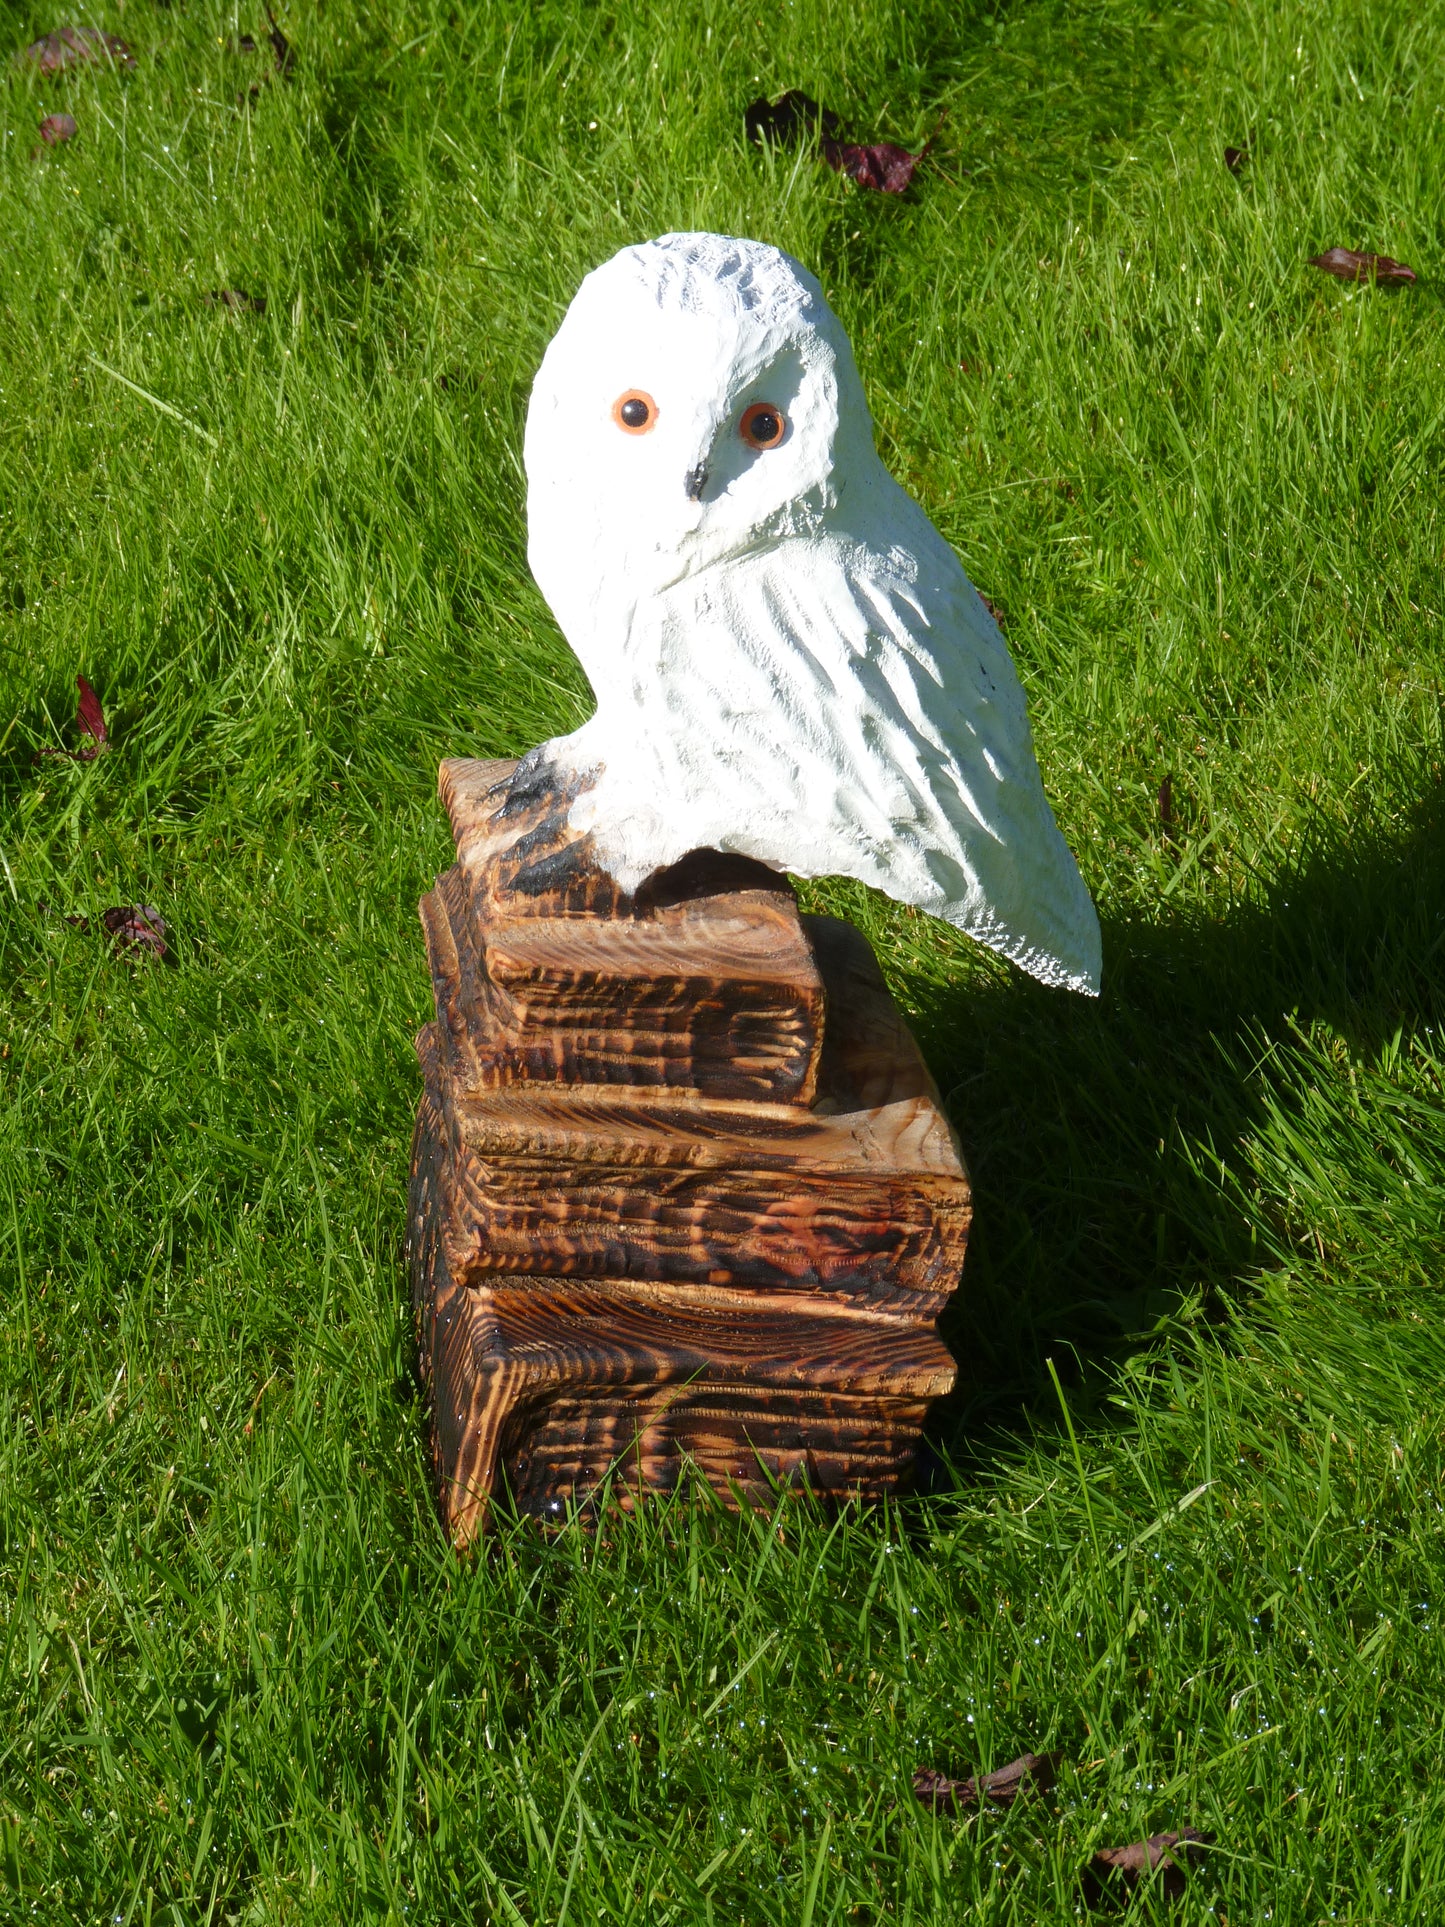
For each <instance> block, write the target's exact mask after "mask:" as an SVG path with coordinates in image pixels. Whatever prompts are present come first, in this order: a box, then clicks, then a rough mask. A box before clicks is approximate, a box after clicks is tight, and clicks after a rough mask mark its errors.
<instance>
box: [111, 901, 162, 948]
mask: <svg viewBox="0 0 1445 1927" xmlns="http://www.w3.org/2000/svg"><path fill="white" fill-rule="evenodd" d="M100 920H101V922H102V923H103V924H104V925H105V927H106V929H107V930H108V931H109V932H110V934H111V937H112V938H113V940H114V942H115V947H116V949H117V950H120V951H126V950H135V951H139V952H140V953H141V955H143V956H145V955H149V956H152V957H164V956H165V954H166V920H165V918H164V917H163V916H162V915H161V913H160V911H159V910H155V909H152V907H151V906H150V904H148V903H118V904H116V906H115V908H114V909H113V910H104V911H102V912H101V918H100Z"/></svg>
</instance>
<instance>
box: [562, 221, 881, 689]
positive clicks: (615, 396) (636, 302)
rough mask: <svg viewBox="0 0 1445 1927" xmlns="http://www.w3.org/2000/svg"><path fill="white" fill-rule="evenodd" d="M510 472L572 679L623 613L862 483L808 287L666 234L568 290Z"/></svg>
mask: <svg viewBox="0 0 1445 1927" xmlns="http://www.w3.org/2000/svg"><path fill="white" fill-rule="evenodd" d="M525 458H526V468H527V519H528V557H529V560H530V562H531V565H532V571H533V574H534V575H535V576H536V578H537V581H538V583H539V585H540V586H541V589H542V592H543V594H544V595H545V596H546V597H547V600H548V602H549V603H550V604H551V606H552V610H553V613H554V614H555V615H556V616H557V619H558V621H559V622H560V623H561V625H562V628H563V631H564V632H565V634H566V635H567V638H568V640H569V641H570V642H571V643H572V645H573V647H574V648H575V649H576V650H577V653H578V655H579V656H580V657H581V659H582V662H583V665H584V667H587V668H588V669H589V671H590V670H591V667H592V660H591V658H592V656H593V655H594V651H593V650H592V649H590V648H589V647H588V644H589V642H590V641H591V640H592V639H593V638H594V637H598V638H599V639H603V637H602V632H606V633H605V641H606V642H607V643H610V644H614V645H615V644H616V643H617V642H619V641H620V640H621V639H622V635H621V634H619V625H621V630H622V633H623V634H625V629H626V626H627V625H628V624H630V621H631V615H632V611H633V609H635V607H636V605H637V603H638V602H639V601H640V600H642V599H643V598H645V597H647V596H649V595H655V594H658V593H660V592H661V591H662V590H664V589H665V588H667V587H668V586H669V585H670V584H671V583H673V582H676V581H678V580H680V579H681V578H682V577H683V576H685V575H688V574H690V573H693V572H695V571H696V570H699V569H702V568H706V567H709V566H710V565H712V564H714V563H717V562H720V561H724V560H726V558H727V557H728V556H730V555H733V554H737V553H740V552H742V551H743V550H746V549H748V548H750V547H752V546H754V545H755V544H757V543H758V542H759V541H762V540H767V539H769V538H778V537H781V536H785V535H788V534H804V533H813V532H816V531H817V530H818V528H819V527H820V526H821V525H822V524H823V523H824V522H825V521H826V520H828V519H829V518H830V517H831V516H833V515H834V514H835V513H836V512H837V511H838V510H839V508H840V507H841V506H842V505H843V501H844V497H845V496H846V494H847V492H848V491H849V490H850V489H852V490H855V491H861V490H865V489H866V488H867V486H868V483H869V481H870V479H871V478H872V476H873V474H874V472H875V471H876V470H877V469H878V466H879V465H878V459H877V456H876V454H875V452H874V447H873V428H872V422H871V420H870V418H869V414H868V407H867V403H866V402H865V400H864V398H863V389H862V384H861V383H860V381H859V379H858V371H857V368H856V366H855V364H854V361H853V355H852V351H851V349H850V348H849V346H848V340H847V337H846V335H845V334H844V333H843V330H842V327H841V326H840V325H839V322H838V319H837V316H836V315H835V314H834V313H833V311H832V310H831V308H829V306H828V304H827V302H826V301H825V300H824V298H823V291H822V289H821V288H820V287H819V286H818V283H817V282H816V281H815V280H814V278H813V276H812V275H811V274H809V273H808V271H807V269H806V268H804V267H802V266H800V264H799V263H798V262H796V261H794V260H793V259H792V258H791V256H789V255H786V254H783V253H782V252H780V250H778V249H777V248H771V247H766V246H764V245H763V244H762V243H761V242H758V241H737V240H729V239H728V238H726V237H725V236H723V235H718V234H665V235H663V237H662V238H661V239H660V240H657V241H648V242H644V243H643V244H642V245H641V246H638V247H630V248H624V249H623V250H622V252H621V253H620V254H616V255H614V256H613V257H612V259H611V260H610V261H607V262H604V264H603V265H602V266H601V267H600V268H597V269H595V270H594V271H593V272H592V273H591V274H589V275H588V276H587V278H586V280H585V281H584V282H583V283H582V285H581V287H580V288H579V289H578V291H577V295H576V297H575V299H574V300H573V302H572V305H571V306H570V307H569V308H568V310H567V313H566V316H565V317H564V319H563V322H562V325H561V327H560V328H559V329H558V330H557V333H556V335H555V336H554V337H553V339H552V342H551V344H550V346H549V347H548V349H547V352H546V354H545V355H544V356H543V359H542V365H541V367H540V369H539V370H538V372H537V379H536V382H535V384H534V385H533V389H532V398H531V404H530V406H529V408H528V411H527V432H526V443H525ZM603 653H609V654H610V651H604V652H603ZM593 680H594V683H595V682H596V677H595V676H594V678H593ZM599 694H600V692H599Z"/></svg>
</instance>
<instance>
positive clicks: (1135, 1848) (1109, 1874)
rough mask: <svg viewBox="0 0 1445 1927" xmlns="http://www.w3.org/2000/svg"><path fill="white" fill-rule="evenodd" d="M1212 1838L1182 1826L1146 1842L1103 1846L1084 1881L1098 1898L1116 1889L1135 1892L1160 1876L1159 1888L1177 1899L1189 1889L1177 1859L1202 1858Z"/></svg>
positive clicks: (1156, 1835)
mask: <svg viewBox="0 0 1445 1927" xmlns="http://www.w3.org/2000/svg"><path fill="white" fill-rule="evenodd" d="M1209 1838H1210V1836H1209V1835H1208V1834H1207V1833H1201V1832H1200V1831H1199V1829H1198V1827H1180V1829H1179V1831H1178V1832H1177V1833H1155V1834H1151V1835H1150V1836H1149V1838H1148V1839H1147V1840H1136V1841H1135V1842H1134V1843H1133V1845H1132V1846H1128V1847H1101V1848H1100V1849H1099V1851H1098V1852H1097V1853H1096V1854H1095V1855H1094V1857H1093V1859H1092V1860H1091V1861H1090V1862H1089V1865H1088V1867H1087V1868H1086V1869H1085V1873H1084V1882H1085V1885H1086V1886H1087V1887H1088V1888H1089V1889H1090V1890H1091V1893H1092V1894H1093V1896H1094V1897H1096V1898H1099V1897H1102V1896H1103V1895H1104V1894H1107V1893H1108V1892H1109V1891H1110V1890H1111V1889H1114V1888H1120V1887H1124V1888H1128V1889H1130V1890H1132V1889H1133V1888H1135V1887H1138V1886H1139V1885H1141V1884H1142V1882H1143V1881H1145V1880H1146V1879H1148V1877H1149V1876H1150V1875H1151V1874H1156V1873H1157V1875H1158V1876H1159V1885H1160V1887H1162V1889H1163V1890H1164V1892H1165V1894H1166V1895H1167V1896H1168V1897H1169V1899H1170V1900H1178V1899H1179V1898H1180V1897H1181V1896H1182V1895H1183V1894H1184V1893H1185V1892H1186V1891H1187V1889H1188V1886H1189V1882H1188V1881H1187V1880H1186V1879H1185V1876H1184V1869H1183V1867H1181V1866H1180V1864H1179V1861H1178V1860H1176V1859H1175V1858H1174V1852H1175V1851H1177V1852H1178V1853H1179V1855H1180V1859H1182V1860H1184V1861H1185V1862H1191V1861H1194V1860H1197V1859H1199V1858H1200V1852H1199V1849H1200V1848H1201V1847H1202V1846H1205V1845H1207V1844H1208V1842H1209Z"/></svg>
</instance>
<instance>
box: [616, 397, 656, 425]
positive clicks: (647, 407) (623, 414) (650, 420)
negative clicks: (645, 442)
mask: <svg viewBox="0 0 1445 1927" xmlns="http://www.w3.org/2000/svg"><path fill="white" fill-rule="evenodd" d="M612 419H613V421H615V422H616V424H617V426H618V427H619V428H620V429H621V430H622V432H623V434H624V435H646V434H647V433H648V432H649V431H650V430H651V429H653V428H655V427H656V426H657V403H656V402H655V401H654V400H653V399H652V397H651V395H649V394H648V392H647V390H646V389H645V388H629V389H628V390H627V392H626V394H625V395H619V396H618V397H617V399H616V401H615V402H613V404H612Z"/></svg>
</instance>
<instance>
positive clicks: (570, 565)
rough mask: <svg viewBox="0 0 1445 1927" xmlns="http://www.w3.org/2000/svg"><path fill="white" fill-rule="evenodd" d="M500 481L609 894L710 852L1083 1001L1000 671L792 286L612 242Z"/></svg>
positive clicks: (1077, 925) (762, 257)
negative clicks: (985, 953) (916, 920)
mask: <svg viewBox="0 0 1445 1927" xmlns="http://www.w3.org/2000/svg"><path fill="white" fill-rule="evenodd" d="M644 411H645V412H646V419H645V420H643V419H640V418H641V417H642V415H643V413H644ZM632 418H637V420H636V425H634V420H633V419H632ZM750 430H751V431H753V432H752V433H751V434H750V432H749V431H750ZM757 431H761V432H760V433H759V432H757ZM526 462H527V474H528V486H529V494H528V516H529V533H530V543H529V555H530V559H531V561H532V566H533V571H534V573H535V574H536V576H537V579H538V582H539V584H540V586H541V588H542V590H543V593H544V594H545V595H546V596H547V598H548V600H549V602H550V603H551V605H552V608H553V611H554V613H555V614H556V615H557V617H558V620H559V622H560V623H561V626H562V629H563V632H564V634H565V635H566V636H567V639H568V641H569V643H571V645H572V647H573V649H574V650H575V651H576V653H577V656H578V658H579V660H580V661H581V663H582V666H583V668H584V669H585V670H586V672H587V675H588V678H589V680H590V682H591V684H592V687H593V690H594V693H595V695H596V698H597V709H596V713H595V715H594V716H593V717H592V719H591V720H590V721H589V722H588V723H586V724H584V725H583V727H582V728H581V729H580V730H578V731H576V732H575V733H574V734H573V735H571V736H569V737H563V738H559V739H557V740H556V741H554V742H552V743H550V744H548V745H546V746H544V758H545V761H546V762H547V763H548V764H549V765H550V767H551V768H552V770H553V771H554V772H555V773H556V774H557V776H558V777H559V778H560V779H563V780H566V781H567V782H568V783H569V784H570V785H571V786H572V787H573V788H574V789H575V790H576V792H577V795H576V800H575V802H574V803H573V805H572V808H571V817H570V821H571V825H572V827H573V828H574V829H575V830H576V831H577V832H578V833H579V834H581V833H586V834H589V835H590V836H591V838H592V841H593V847H594V851H595V854H596V857H597V859H598V860H599V861H600V862H601V863H602V864H603V866H604V867H605V868H606V869H608V870H609V871H610V872H611V873H612V874H613V875H614V876H615V877H616V878H617V879H618V881H619V882H621V883H622V884H623V885H624V887H626V888H635V887H636V885H637V884H638V883H639V882H640V881H641V880H642V878H643V877H644V876H646V875H648V874H650V873H651V872H652V871H653V870H655V869H658V868H660V867H662V866H664V865H666V864H668V863H671V862H674V861H676V860H677V859H678V858H679V857H681V856H684V855H686V854H687V852H688V851H690V850H693V849H698V848H713V849H721V850H731V851H737V852H739V853H741V854H744V855H747V856H751V857H755V858H757V859H759V860H761V861H762V862H764V863H769V864H771V865H773V866H774V867H776V868H779V869H788V870H791V871H793V872H794V873H795V874H798V875H802V876H823V875H845V876H850V877H854V878H857V879H858V880H859V881H861V882H864V883H868V884H872V885H874V886H876V887H877V888H878V889H881V890H883V891H884V892H886V893H887V894H888V895H890V896H892V897H894V898H895V899H897V900H898V901H901V902H904V903H911V904H914V905H916V906H917V907H918V908H920V909H922V910H925V911H928V912H930V913H931V914H933V915H936V916H940V917H943V918H946V919H947V920H948V921H949V922H951V923H953V924H955V925H957V926H958V927H960V928H961V929H964V930H966V931H968V932H969V933H970V934H971V935H972V936H974V937H976V938H977V939H978V940H979V941H980V942H982V943H985V944H987V945H989V946H990V947H991V948H993V949H996V950H999V951H1001V952H1002V953H1003V954H1004V955H1006V956H1009V957H1011V958H1012V959H1013V960H1014V961H1015V962H1017V963H1019V964H1021V965H1022V966H1023V967H1024V968H1025V969H1027V970H1029V971H1031V972H1032V973H1033V974H1034V975H1035V976H1037V977H1040V978H1042V979H1043V980H1044V981H1045V982H1049V983H1058V984H1067V985H1069V986H1070V987H1071V988H1074V989H1078V990H1084V991H1089V992H1096V991H1097V989H1098V982H1099V967H1100V954H1099V951H1100V946H1099V930H1098V921H1097V918H1096V917H1095V914H1094V908H1093V905H1092V903H1091V901H1090V899H1089V895H1088V892H1087V890H1086V889H1085V887H1084V885H1083V882H1082V879H1081V878H1080V876H1079V873H1078V869H1077V867H1076V866H1075V863H1074V860H1073V858H1072V856H1071V855H1070V853H1069V850H1068V847H1067V845H1066V844H1065V843H1064V840H1063V838H1062V836H1061V835H1060V833H1059V830H1058V827H1057V825H1056V824H1055V822H1054V819H1053V815H1052V812H1051V811H1050V809H1049V805H1048V801H1047V799H1046V797H1045V795H1044V791H1043V786H1042V783H1041V781H1040V778H1039V773H1038V768H1037V765H1036V763H1035V760H1034V753H1033V744H1032V740H1031V736H1030V732H1029V725H1028V716H1027V712H1026V709H1025V705H1024V698H1023V692H1022V690H1021V688H1020V686H1019V683H1018V678H1017V676H1016V675H1015V673H1014V668H1013V664H1012V662H1011V660H1010V658H1009V654H1008V650H1007V648H1006V646H1005V644H1004V641H1003V638H1002V636H1001V635H1000V634H999V631H998V627H997V625H996V624H995V622H994V620H993V618H992V617H991V616H990V615H989V613H988V611H987V609H986V608H985V607H984V605H983V603H982V601H981V600H980V598H979V596H978V595H977V593H976V592H975V591H974V589H973V587H972V585H971V584H970V583H969V581H968V578H967V576H966V575H965V574H964V571H963V568H962V565H961V564H960V563H959V561H958V558H957V556H956V555H955V554H954V552H953V550H952V549H951V548H950V547H949V545H948V544H947V543H946V542H945V541H944V540H943V538H942V536H941V535H939V533H938V531H937V530H936V529H935V528H934V527H933V525H932V523H931V522H930V521H929V520H928V518H927V516H926V515H925V514H924V513H923V511H922V509H921V508H919V506H918V505H917V503H915V502H914V501H913V500H912V498H911V497H910V496H908V495H907V494H906V493H905V492H904V490H902V489H901V488H900V487H899V486H898V484H897V483H896V482H895V481H894V480H893V478H892V477H891V476H890V475H889V474H888V472H887V471H886V469H884V467H883V465H882V463H881V462H880V461H879V459H878V456H877V454H876V452H875V450H874V446H873V437H872V425H871V421H870V420H869V416H868V410H867V405H866V403H865V401H864V398H863V394H862V388H861V384H860V383H859V380H858V376H857V372H856V369H855V368H854V365H853V359H852V355H851V352H850V350H849V348H848V344H847V340H846V337H845V336H844V335H843V332H842V329H841V327H840V326H839V324H838V322H837V320H836V318H835V317H834V316H833V314H832V312H831V310H830V309H829V308H828V307H827V304H826V302H825V301H824V299H823V295H822V292H821V290H820V289H819V288H818V286H817V283H816V282H815V281H813V279H812V277H811V276H810V275H808V274H807V272H806V270H804V269H802V268H801V267H799V266H798V264H797V263H796V262H794V261H792V260H790V259H789V257H788V256H786V255H783V254H781V253H779V252H778V251H777V250H776V249H772V248H766V247H764V246H762V245H761V244H759V243H756V242H745V241H733V240H728V239H725V238H724V237H721V236H716V235H672V236H666V237H664V238H663V239H662V240H661V241H657V242H651V243H648V244H645V245H644V246H642V247H638V248H630V249H626V250H624V251H623V253H622V254H621V255H619V256H616V257H615V258H614V259H613V260H612V261H610V262H608V263H606V264H605V265H604V266H603V267H602V268H599V269H598V270H596V272H595V273H593V274H592V275H589V276H588V278H587V280H586V281H585V282H584V283H583V286H582V289H581V291H580V292H579V294H578V296H577V298H576V300H575V301H574V302H573V305H572V307H571V309H570V310H569V311H568V315H567V317H566V320H565V321H564V322H563V325H562V328H561V329H560V330H559V332H558V334H557V336H556V337H555V338H554V340H553V343H552V345H551V347H550V348H549V349H548V352H547V355H546V357H545V358H544V361H543V364H542V368H541V370H540V371H539V374H538V378H537V383H536V386H535V388H534V392H533V398H532V403H531V408H530V410H529V414H528V423H527V442H526ZM594 467H595V468H596V469H598V470H600V471H602V473H601V477H600V481H599V483H598V484H597V485H595V486H594V485H593V483H592V481H591V480H590V479H589V478H590V477H591V475H592V472H593V469H594Z"/></svg>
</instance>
